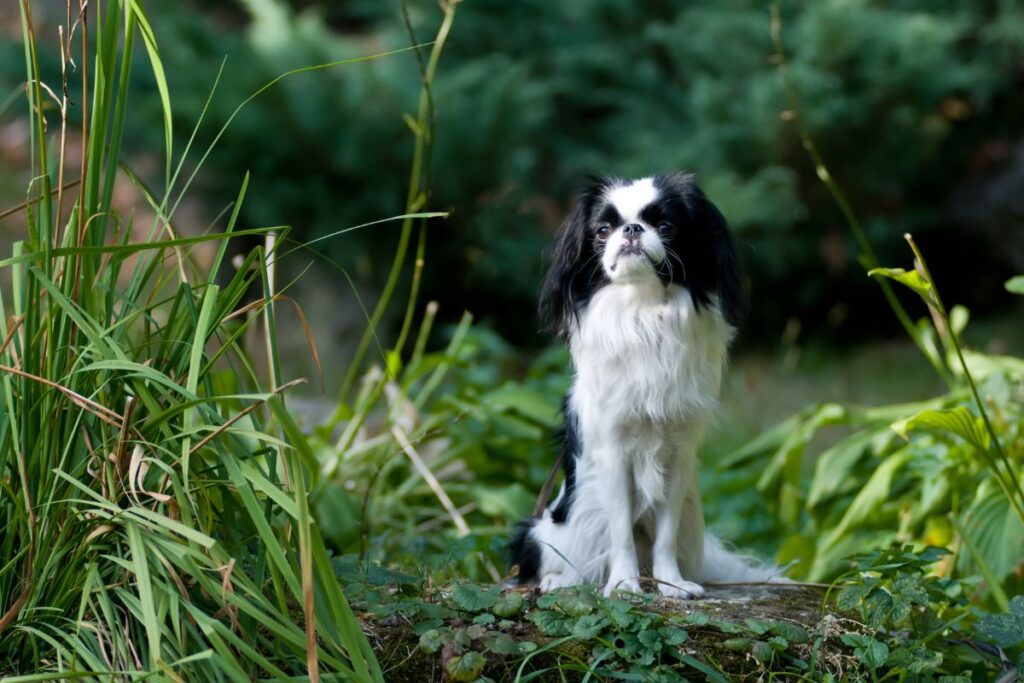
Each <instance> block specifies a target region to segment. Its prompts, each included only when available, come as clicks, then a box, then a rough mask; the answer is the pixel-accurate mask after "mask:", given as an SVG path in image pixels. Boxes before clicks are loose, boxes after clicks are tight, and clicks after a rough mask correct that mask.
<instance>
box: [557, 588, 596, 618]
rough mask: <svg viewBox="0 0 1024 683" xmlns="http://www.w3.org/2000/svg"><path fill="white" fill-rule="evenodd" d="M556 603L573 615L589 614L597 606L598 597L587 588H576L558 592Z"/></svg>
mask: <svg viewBox="0 0 1024 683" xmlns="http://www.w3.org/2000/svg"><path fill="white" fill-rule="evenodd" d="M556 595H557V597H556V599H555V601H556V604H557V605H558V606H559V607H560V608H561V609H562V611H563V612H565V613H566V614H568V615H569V616H571V617H581V616H583V615H584V614H589V613H591V612H593V611H594V609H595V608H596V607H597V598H596V597H595V596H594V594H593V592H591V591H590V590H589V589H587V588H582V587H578V588H574V589H570V590H562V591H558V592H557V594H556Z"/></svg>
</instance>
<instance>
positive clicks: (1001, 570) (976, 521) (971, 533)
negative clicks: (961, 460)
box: [958, 479, 1024, 581]
mask: <svg viewBox="0 0 1024 683" xmlns="http://www.w3.org/2000/svg"><path fill="white" fill-rule="evenodd" d="M960 527H961V528H962V529H963V533H964V535H965V536H966V537H967V538H968V540H969V541H970V547H971V548H974V549H975V550H976V551H977V553H978V554H979V555H980V556H981V557H980V559H981V561H983V562H984V563H985V565H986V566H987V568H988V570H989V571H991V573H992V575H993V577H994V578H995V579H996V580H997V581H1002V580H1003V579H1005V578H1006V577H1007V576H1009V575H1010V573H1012V572H1013V571H1015V570H1016V569H1017V568H1018V567H1020V565H1021V562H1022V561H1024V523H1022V522H1021V520H1020V517H1018V516H1017V513H1016V511H1015V510H1014V509H1013V506H1012V505H1011V504H1010V501H1009V499H1007V497H1006V494H1005V493H1003V491H1002V489H1000V488H999V487H998V486H997V485H996V484H995V482H994V481H993V480H992V479H988V480H986V481H985V482H983V483H982V485H981V486H980V487H978V492H977V494H976V495H975V498H974V501H973V502H972V503H971V506H970V507H969V508H968V509H967V512H966V513H964V515H963V518H962V519H961V521H960ZM971 555H972V553H970V552H968V553H961V555H960V557H959V558H958V559H959V564H958V566H959V568H960V570H961V571H969V570H970V569H971V567H972V564H973V563H974V562H973V561H974V560H975V558H973V557H972V556H971Z"/></svg>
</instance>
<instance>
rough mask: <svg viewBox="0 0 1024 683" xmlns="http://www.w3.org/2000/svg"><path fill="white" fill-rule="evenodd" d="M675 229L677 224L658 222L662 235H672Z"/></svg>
mask: <svg viewBox="0 0 1024 683" xmlns="http://www.w3.org/2000/svg"><path fill="white" fill-rule="evenodd" d="M675 229H676V226H674V225H672V224H671V223H659V224H658V232H660V233H661V234H662V235H671V234H672V233H673V232H675Z"/></svg>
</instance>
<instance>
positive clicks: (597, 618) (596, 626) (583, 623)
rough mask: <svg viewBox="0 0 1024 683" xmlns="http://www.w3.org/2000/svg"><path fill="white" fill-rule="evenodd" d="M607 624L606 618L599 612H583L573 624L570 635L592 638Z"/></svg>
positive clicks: (582, 638)
mask: <svg viewBox="0 0 1024 683" xmlns="http://www.w3.org/2000/svg"><path fill="white" fill-rule="evenodd" d="M607 625H608V620H607V619H606V618H604V617H603V616H601V615H600V614H584V615H583V616H582V617H580V618H579V619H577V620H576V623H575V624H573V626H572V635H573V637H575V638H579V639H581V640H585V639H587V638H593V637H595V636H597V635H598V634H599V633H601V631H603V630H604V627H605V626H607Z"/></svg>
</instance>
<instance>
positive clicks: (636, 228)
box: [622, 223, 644, 239]
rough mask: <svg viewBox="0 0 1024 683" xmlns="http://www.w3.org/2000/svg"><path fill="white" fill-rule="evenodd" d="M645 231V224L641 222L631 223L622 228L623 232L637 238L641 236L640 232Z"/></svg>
mask: <svg viewBox="0 0 1024 683" xmlns="http://www.w3.org/2000/svg"><path fill="white" fill-rule="evenodd" d="M643 231H644V226H642V225H640V224H639V223H630V224H629V225H627V226H626V227H624V228H623V229H622V234H623V235H625V236H626V237H627V238H631V239H636V238H638V237H640V233H642V232H643Z"/></svg>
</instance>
